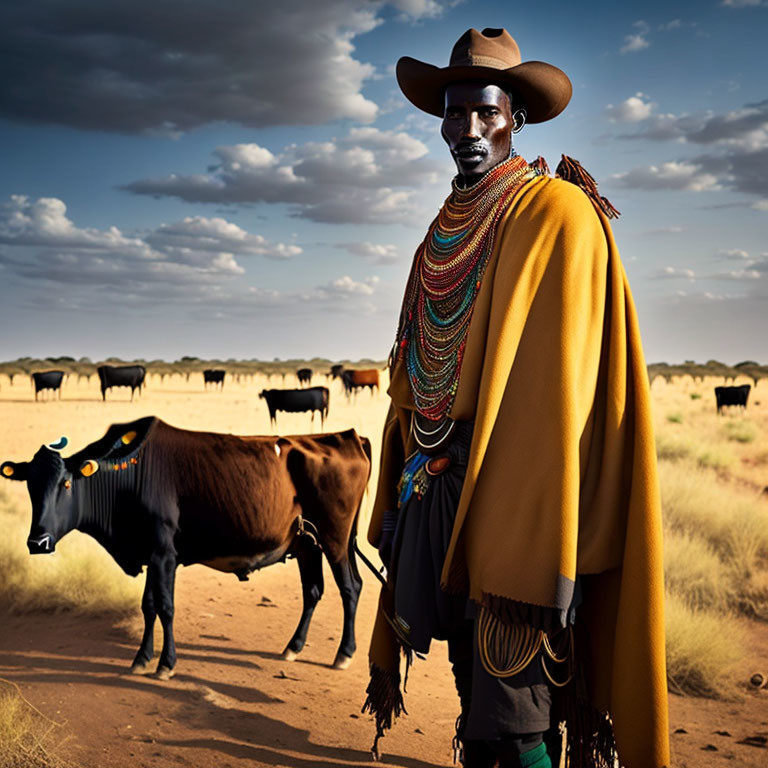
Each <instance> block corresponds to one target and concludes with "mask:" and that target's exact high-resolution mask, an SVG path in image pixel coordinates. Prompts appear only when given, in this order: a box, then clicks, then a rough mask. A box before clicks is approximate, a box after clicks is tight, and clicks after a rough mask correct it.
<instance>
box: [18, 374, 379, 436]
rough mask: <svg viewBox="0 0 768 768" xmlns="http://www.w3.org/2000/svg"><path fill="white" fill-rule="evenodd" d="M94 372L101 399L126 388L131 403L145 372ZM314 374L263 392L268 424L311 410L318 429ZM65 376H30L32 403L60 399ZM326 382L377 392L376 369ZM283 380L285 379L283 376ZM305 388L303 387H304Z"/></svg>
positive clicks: (324, 408)
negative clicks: (44, 396) (43, 396)
mask: <svg viewBox="0 0 768 768" xmlns="http://www.w3.org/2000/svg"><path fill="white" fill-rule="evenodd" d="M96 373H97V374H98V377H99V383H100V385H101V397H102V400H104V401H106V399H107V390H108V389H111V388H112V387H130V389H131V400H133V396H134V393H135V392H136V390H138V392H139V394H141V389H142V387H143V386H144V381H145V379H146V375H147V370H146V368H145V367H144V366H143V365H118V366H114V365H100V366H99V367H98V368H97V370H96ZM226 375H227V372H226V370H224V369H222V368H207V369H205V370H204V371H203V387H204V388H205V389H206V390H207V389H209V387H212V388H213V389H216V388H218V389H219V390H222V389H223V388H224V379H225V378H226ZM314 375H315V372H314V371H313V370H312V369H311V368H299V369H298V370H297V371H296V377H297V378H298V380H299V385H300V386H299V389H264V390H262V391H261V393H260V394H259V397H260V398H262V399H263V400H266V403H267V409H268V410H269V418H270V422H271V423H272V425H273V426H274V425H275V423H276V418H277V412H278V411H285V412H287V413H306V412H309V413H310V414H311V419H312V423H313V424H314V420H315V411H317V412H318V413H319V414H320V423H321V426H322V424H323V423H324V422H325V418H326V417H327V416H328V406H329V402H330V392H329V390H328V388H327V387H317V386H315V387H313V386H311V385H312V377H313V376H314ZM65 376H66V373H65V372H64V371H40V372H37V373H33V374H32V384H33V386H34V388H35V401H37V399H38V395H39V393H40V392H42V391H44V390H51V391H52V392H53V393H54V395H56V394H57V395H58V397H59V399H61V386H62V382H63V381H64V378H65ZM325 377H326V379H328V378H331V379H340V380H341V383H342V385H343V387H344V392H345V393H346V395H347V397H349V396H351V395H354V394H356V393H357V392H358V390H361V389H365V388H368V389H369V390H370V391H371V393H373V391H374V390H376V391H378V389H379V371H378V369H376V368H369V369H366V370H357V369H351V368H350V369H345V368H344V366H342V365H334V366H331V369H330V370H329V371H328V372H327V373H326V374H325ZM283 378H285V377H283ZM305 385H306V386H305Z"/></svg>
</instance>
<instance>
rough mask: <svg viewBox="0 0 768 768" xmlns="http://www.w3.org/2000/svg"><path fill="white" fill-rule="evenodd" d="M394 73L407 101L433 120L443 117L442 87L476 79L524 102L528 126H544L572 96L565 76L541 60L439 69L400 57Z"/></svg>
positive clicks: (571, 89)
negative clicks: (510, 92)
mask: <svg viewBox="0 0 768 768" xmlns="http://www.w3.org/2000/svg"><path fill="white" fill-rule="evenodd" d="M396 74H397V82H398V84H399V86H400V90H402V92H403V93H404V94H405V97H406V98H407V99H408V101H410V102H411V104H413V105H414V106H415V107H418V108H419V109H421V110H423V111H424V112H428V113H429V114H430V115H435V116H436V117H442V116H443V112H444V110H445V104H444V99H445V96H444V94H445V88H446V86H448V85H450V84H451V83H457V82H464V81H475V80H477V81H482V82H485V83H488V84H494V85H499V86H501V87H504V86H509V88H510V89H511V90H513V91H514V92H516V93H518V94H519V95H520V96H521V98H522V99H523V102H524V105H525V108H526V110H527V113H528V117H527V119H526V122H528V123H543V122H545V121H547V120H551V119H552V118H553V117H557V115H559V114H560V113H561V112H562V111H563V110H564V109H565V108H566V106H567V105H568V102H569V101H570V100H571V95H572V93H573V86H572V85H571V81H570V80H569V79H568V75H566V74H565V72H563V71H562V70H561V69H558V68H557V67H555V66H553V65H552V64H547V63H546V62H543V61H524V62H523V63H522V64H518V65H517V66H515V67H510V68H509V69H494V68H493V67H480V66H469V65H467V66H459V67H442V68H440V67H435V66H434V65H432V64H427V63H425V62H423V61H418V60H417V59H412V58H411V57H410V56H403V57H402V58H401V59H400V60H399V61H398V62H397V68H396Z"/></svg>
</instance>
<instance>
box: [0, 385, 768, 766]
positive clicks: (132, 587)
mask: <svg viewBox="0 0 768 768" xmlns="http://www.w3.org/2000/svg"><path fill="white" fill-rule="evenodd" d="M720 383H722V381H721V380H716V379H714V378H710V379H705V380H704V382H697V383H695V384H694V382H692V381H691V380H689V379H688V378H685V377H683V378H677V379H676V380H674V381H673V383H672V384H668V383H666V382H665V381H664V379H656V381H655V382H654V385H653V401H654V408H655V412H656V414H657V423H656V432H657V452H658V456H659V460H660V465H659V466H660V478H661V485H662V496H663V506H664V515H665V527H666V531H667V541H666V546H665V571H666V575H667V589H668V605H667V654H668V658H667V662H668V669H669V672H670V678H671V680H673V681H674V683H673V684H674V685H677V686H678V687H679V688H680V689H682V690H686V691H689V692H692V693H696V694H700V695H709V696H728V695H731V694H732V693H733V682H732V678H731V673H730V669H731V667H732V664H733V663H735V662H736V661H738V658H739V657H740V656H741V655H742V654H743V653H744V651H743V648H741V647H740V644H739V642H740V641H739V637H740V626H741V624H740V622H739V620H737V619H736V618H735V614H741V615H742V616H744V615H746V616H750V617H762V618H764V619H768V502H767V501H765V500H764V499H761V498H760V496H759V490H760V489H762V487H764V486H765V485H766V474H765V469H766V465H768V398H765V400H766V403H765V404H760V405H758V404H757V401H759V400H761V398H756V400H755V401H754V402H753V403H751V404H750V408H749V410H748V411H747V413H746V414H745V415H738V416H723V417H718V416H717V415H716V413H715V406H714V395H713V393H712V386H714V385H715V384H720ZM737 383H740V382H737ZM313 384H325V385H326V386H329V387H330V389H331V410H330V417H329V420H328V421H327V422H326V425H325V430H326V431H334V430H338V429H346V428H348V427H349V426H354V427H355V428H356V429H357V431H358V432H359V433H360V434H362V435H366V436H368V437H369V438H370V439H371V441H372V447H373V453H374V455H373V460H374V471H373V474H372V477H371V484H370V490H369V493H368V494H367V496H366V499H365V502H364V509H363V515H362V518H361V522H360V529H361V531H365V529H366V527H367V520H368V514H369V510H370V505H371V503H372V500H373V495H374V494H373V491H374V489H375V484H376V475H377V467H378V453H379V447H380V435H381V427H382V424H383V421H384V417H385V414H386V409H387V404H388V401H387V398H386V395H385V394H384V391H385V389H386V374H383V375H382V391H381V392H379V393H378V394H376V395H371V394H369V393H363V394H361V395H359V396H358V397H357V399H356V400H353V401H347V400H346V399H345V397H344V396H343V394H342V392H341V386H340V384H339V382H326V381H325V380H324V379H323V378H320V380H319V381H313ZM266 386H286V387H292V386H296V381H295V377H292V376H291V375H289V376H288V377H287V379H286V381H285V383H283V382H282V381H279V380H273V381H272V382H269V381H268V380H267V378H266V377H265V376H255V377H254V378H252V379H248V380H244V381H242V382H240V383H236V382H234V381H227V383H226V384H225V387H224V391H223V392H221V393H215V392H208V393H206V392H204V389H203V385H202V377H201V376H200V375H199V374H193V375H192V376H191V377H190V379H189V381H187V380H186V378H185V377H182V376H178V375H176V376H173V377H169V378H167V379H166V380H165V381H164V382H163V381H162V380H161V379H160V377H159V376H154V377H152V378H151V381H150V385H149V387H148V388H147V389H146V390H145V394H144V396H143V397H142V398H141V399H139V400H138V401H137V402H135V403H130V402H129V398H128V395H127V393H125V392H123V391H121V390H118V391H117V392H116V393H115V394H114V395H112V394H111V395H110V396H109V400H108V402H107V403H106V404H102V403H101V402H100V401H99V393H98V386H97V382H96V381H95V379H94V378H93V377H92V378H91V379H90V380H86V379H83V380H82V381H80V382H78V381H77V380H76V377H71V378H70V383H69V384H68V386H67V387H66V388H65V389H64V390H63V392H62V400H61V402H50V403H40V404H35V403H34V402H33V399H32V391H31V388H30V387H29V382H28V380H27V379H26V377H19V378H18V379H17V380H15V381H14V384H13V385H12V386H6V385H5V383H4V385H3V388H2V390H1V391H0V423H2V424H3V425H4V426H5V429H4V430H3V432H2V433H1V434H0V460H4V459H6V458H8V459H14V460H23V459H29V458H30V457H31V456H32V455H33V454H34V452H35V451H36V450H37V448H39V446H40V444H41V443H42V442H48V441H50V440H52V439H55V438H58V437H59V436H60V435H62V434H66V435H67V436H68V437H69V438H70V446H71V448H72V450H73V451H74V450H77V449H79V448H81V447H82V446H83V445H85V444H87V443H88V442H91V441H93V440H94V439H96V438H97V437H100V436H101V435H102V434H103V433H104V431H105V429H106V428H107V426H108V425H109V424H111V423H115V422H120V421H129V420H132V419H136V418H139V417H141V416H146V415H149V414H154V415H157V416H159V417H160V418H163V419H165V420H166V421H168V422H170V423H171V424H174V425H176V426H179V427H186V428H189V429H201V430H210V431H218V432H232V433H234V434H271V433H272V432H273V430H272V428H271V427H270V424H269V417H268V414H267V412H266V409H265V407H264V404H263V401H259V400H258V392H259V391H260V390H261V389H262V388H264V387H266ZM767 386H768V383H766V382H761V385H760V387H761V388H763V387H767ZM668 416H672V417H673V418H671V419H670V418H668ZM317 428H318V431H319V425H317ZM277 431H278V432H280V433H282V434H300V433H305V432H309V431H311V427H310V421H309V417H308V416H305V415H304V414H285V415H284V414H281V415H280V416H279V417H278V425H277ZM2 489H4V491H5V499H4V500H0V525H1V526H2V529H3V537H2V539H0V585H2V586H0V593H1V594H0V599H2V600H4V601H5V602H6V603H7V604H10V605H11V606H12V608H13V610H16V611H30V610H72V611H83V612H90V613H93V612H96V613H101V612H105V611H109V612H118V613H121V612H124V611H138V609H139V602H140V588H141V582H140V580H135V579H133V580H132V579H129V578H128V577H127V576H125V575H124V574H123V573H122V572H121V571H120V570H119V569H118V568H117V566H116V565H115V563H114V562H113V561H112V560H111V558H110V557H109V556H108V555H107V554H106V552H104V551H103V550H102V549H101V548H100V547H99V546H98V545H97V544H96V543H95V542H94V541H92V540H90V539H89V538H87V537H84V536H80V535H79V534H75V533H73V534H70V535H68V536H67V537H66V538H65V539H64V540H63V541H62V542H61V543H60V544H59V545H58V546H57V552H56V554H55V555H53V556H47V557H45V556H38V557H34V558H31V557H30V556H29V555H28V554H27V552H26V547H25V544H24V542H25V539H26V535H27V532H28V526H29V499H28V497H27V495H26V491H25V489H24V486H23V485H22V484H20V483H11V482H5V483H3V485H2ZM2 764H3V763H2V760H0V765H2Z"/></svg>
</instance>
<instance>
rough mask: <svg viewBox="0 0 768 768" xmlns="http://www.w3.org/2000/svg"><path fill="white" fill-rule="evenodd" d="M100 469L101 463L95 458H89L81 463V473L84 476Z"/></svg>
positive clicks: (88, 475) (93, 473)
mask: <svg viewBox="0 0 768 768" xmlns="http://www.w3.org/2000/svg"><path fill="white" fill-rule="evenodd" d="M98 471H99V463H98V462H97V461H94V460H93V459H88V461H84V462H83V463H82V464H81V465H80V474H81V475H82V476H83V477H90V476H91V475H95V474H96V473H97V472H98Z"/></svg>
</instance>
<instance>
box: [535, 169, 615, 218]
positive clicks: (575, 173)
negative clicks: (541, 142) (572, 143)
mask: <svg viewBox="0 0 768 768" xmlns="http://www.w3.org/2000/svg"><path fill="white" fill-rule="evenodd" d="M534 162H536V160H534ZM555 178H556V179H564V180H565V181H570V182H571V183H572V184H575V185H576V186H577V187H581V188H582V189H583V190H584V191H585V192H586V193H587V195H588V196H589V198H590V200H592V202H593V203H594V204H595V205H596V206H597V207H598V208H599V209H600V210H601V211H602V212H603V213H604V214H605V215H606V216H607V217H608V218H609V219H618V218H619V216H621V214H620V213H619V211H617V210H616V208H614V206H613V204H612V203H611V201H610V200H608V198H607V197H603V196H602V195H600V193H599V192H598V191H597V182H596V181H595V179H594V178H593V177H592V175H591V174H590V173H589V171H587V170H586V169H585V168H584V167H583V166H582V165H581V163H579V161H578V160H574V159H573V158H572V157H568V155H563V156H562V160H561V161H560V162H559V164H558V166H557V168H556V169H555Z"/></svg>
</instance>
